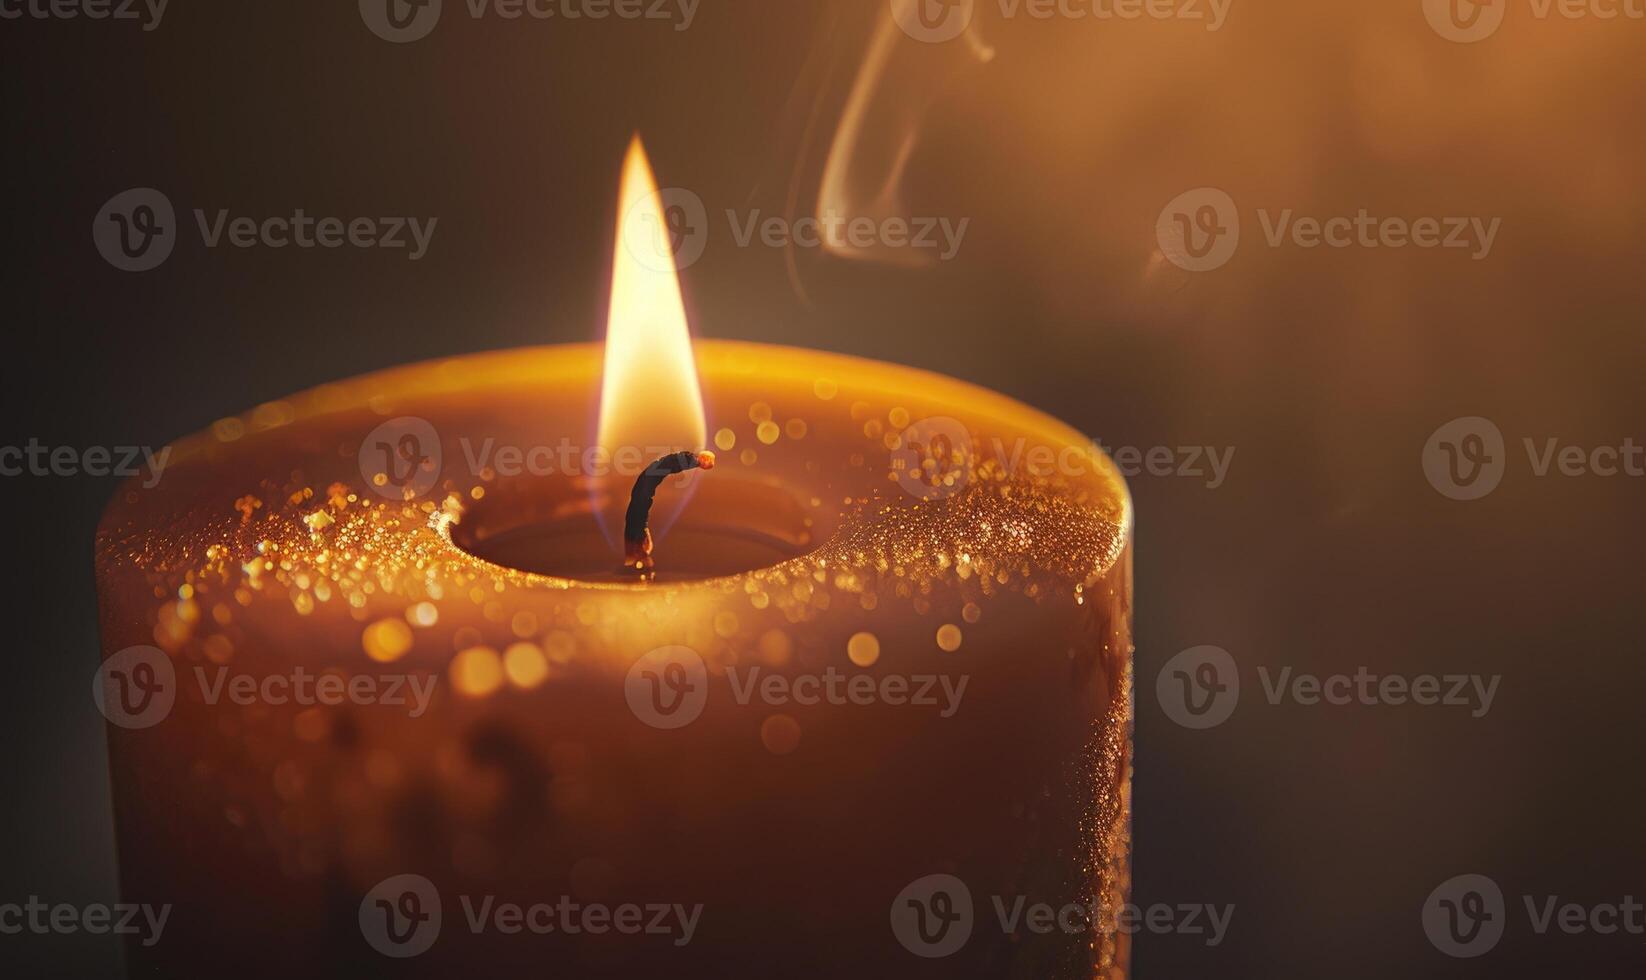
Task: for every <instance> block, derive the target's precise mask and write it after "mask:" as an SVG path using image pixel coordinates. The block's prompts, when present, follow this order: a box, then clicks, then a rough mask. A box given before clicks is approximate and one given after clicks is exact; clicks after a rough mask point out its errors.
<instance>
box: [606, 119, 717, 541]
mask: <svg viewBox="0 0 1646 980" xmlns="http://www.w3.org/2000/svg"><path fill="white" fill-rule="evenodd" d="M618 203H619V210H618V225H617V245H616V249H615V252H614V254H613V256H612V291H611V306H610V309H609V311H608V314H607V318H606V358H605V375H604V380H603V383H602V385H601V390H600V417H599V428H598V432H597V435H596V439H597V441H598V443H599V445H600V446H601V447H602V448H603V449H605V450H606V451H607V452H608V453H611V454H612V458H613V459H614V460H615V461H616V465H614V467H613V475H614V479H613V480H611V481H608V483H609V485H608V486H607V487H605V488H604V489H605V490H606V494H605V496H606V497H607V503H606V505H605V506H602V507H600V508H597V510H598V512H599V513H601V515H602V518H603V521H602V523H603V524H605V525H606V527H607V529H608V536H610V528H611V522H610V521H609V520H607V519H606V518H608V517H609V516H610V515H609V513H608V512H609V511H610V510H612V509H613V508H614V507H616V508H618V509H621V506H622V505H623V503H625V502H626V501H627V498H628V487H627V486H624V485H622V484H623V481H624V479H625V478H626V479H627V481H628V482H629V483H632V482H633V480H634V478H635V476H637V475H638V473H637V472H632V471H630V470H628V469H625V468H624V467H623V465H622V464H623V462H624V461H625V455H626V456H627V458H628V459H629V460H632V459H634V458H635V457H636V456H637V455H643V456H645V457H646V458H645V459H644V460H643V461H641V463H640V464H639V465H641V466H644V465H645V464H646V463H650V462H651V461H652V459H654V458H656V457H657V456H660V455H662V454H663V453H666V452H672V451H676V450H683V449H684V450H692V451H697V450H700V449H703V448H705V442H706V439H707V432H708V424H707V422H706V420H705V418H704V414H703V394H702V391H701V389H700V388H699V386H698V381H697V364H696V362H695V361H694V360H693V358H692V341H691V332H690V330H689V329H688V325H687V320H686V304H685V301H684V299H683V298H682V297H681V294H680V275H679V270H678V269H677V268H676V263H675V254H676V252H677V251H678V250H679V249H678V245H679V243H678V242H677V241H676V238H677V234H676V232H675V230H674V229H675V227H676V226H677V225H678V224H679V222H678V220H675V219H676V216H675V215H671V214H670V208H669V207H668V205H667V202H666V200H665V198H664V195H663V193H662V192H661V191H659V190H658V186H657V179H656V178H655V177H654V176H653V175H652V168H651V163H650V161H648V160H647V158H646V150H645V147H644V146H642V145H641V142H640V137H639V136H638V135H637V136H635V138H634V140H633V141H632V142H631V143H630V144H629V151H628V155H627V156H626V158H625V159H624V161H623V180H622V187H621V190H620V192H619V197H618ZM659 504H660V506H659V508H658V510H657V511H656V512H655V513H657V515H658V517H659V518H661V521H660V522H658V523H661V524H662V525H663V526H666V525H667V523H668V520H669V519H670V517H672V516H673V515H672V514H671V513H670V511H671V510H673V511H675V512H678V504H677V505H676V506H675V507H673V508H671V507H669V506H668V505H667V504H666V502H664V501H662V500H660V501H659Z"/></svg>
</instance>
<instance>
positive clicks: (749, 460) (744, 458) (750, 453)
mask: <svg viewBox="0 0 1646 980" xmlns="http://www.w3.org/2000/svg"><path fill="white" fill-rule="evenodd" d="M737 458H738V460H740V461H741V462H742V463H743V465H744V466H753V465H754V461H755V460H757V459H759V458H760V454H759V453H757V452H755V451H754V450H752V449H745V450H743V453H742V455H740V456H738V457H737Z"/></svg>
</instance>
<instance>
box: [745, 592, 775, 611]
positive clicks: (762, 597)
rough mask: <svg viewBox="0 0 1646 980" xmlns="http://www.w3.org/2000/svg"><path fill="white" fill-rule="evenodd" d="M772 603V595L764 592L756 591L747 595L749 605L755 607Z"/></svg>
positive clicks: (761, 607)
mask: <svg viewBox="0 0 1646 980" xmlns="http://www.w3.org/2000/svg"><path fill="white" fill-rule="evenodd" d="M771 604H772V597H771V596H769V595H767V594H766V593H764V592H756V593H754V594H753V595H751V596H749V605H751V606H753V607H755V608H756V609H764V608H766V607H767V606H769V605H771Z"/></svg>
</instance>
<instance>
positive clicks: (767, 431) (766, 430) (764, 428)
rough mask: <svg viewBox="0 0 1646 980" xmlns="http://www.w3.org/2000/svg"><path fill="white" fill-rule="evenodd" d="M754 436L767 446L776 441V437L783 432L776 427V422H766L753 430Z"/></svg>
mask: <svg viewBox="0 0 1646 980" xmlns="http://www.w3.org/2000/svg"><path fill="white" fill-rule="evenodd" d="M754 434H755V438H757V439H759V440H760V441H761V442H763V443H765V444H766V445H768V446H769V445H771V444H772V443H774V442H776V441H777V439H778V437H779V436H781V435H782V434H783V430H782V429H780V428H778V427H777V423H776V422H772V421H770V420H767V421H765V422H762V423H760V425H759V427H758V428H756V429H755V430H754Z"/></svg>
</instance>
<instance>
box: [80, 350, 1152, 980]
mask: <svg viewBox="0 0 1646 980" xmlns="http://www.w3.org/2000/svg"><path fill="white" fill-rule="evenodd" d="M698 362H699V371H700V373H701V377H702V380H703V388H704V396H705V399H706V400H707V403H708V409H709V419H710V429H711V431H712V432H717V433H718V435H717V445H716V446H714V447H709V448H717V449H718V450H719V452H720V458H721V464H720V465H719V466H718V467H717V468H716V470H715V471H714V472H713V473H710V474H696V475H694V477H693V478H694V479H695V480H697V481H698V482H697V484H696V494H697V496H696V498H695V499H694V500H693V501H692V504H691V506H690V507H688V508H687V509H686V511H685V514H686V516H685V517H684V518H682V521H681V524H680V525H679V526H678V528H676V531H677V533H676V534H672V535H671V534H662V535H660V536H659V542H658V561H659V565H660V566H663V567H665V568H666V567H667V565H668V563H669V561H670V548H671V542H687V541H699V542H703V541H709V542H712V540H713V537H714V535H713V533H712V531H713V528H710V530H709V531H705V530H704V527H705V526H706V525H705V522H709V523H710V524H713V525H714V526H716V527H721V528H729V529H732V530H733V531H735V530H737V529H738V528H740V527H741V528H742V529H743V530H746V531H750V532H757V533H759V534H761V535H763V536H764V537H763V539H762V540H763V543H762V544H761V545H759V546H756V547H754V548H753V550H752V551H747V552H746V553H744V552H739V554H743V555H744V560H745V561H747V560H750V559H749V558H748V555H754V556H757V557H758V556H759V555H761V554H762V552H761V548H775V549H776V554H775V557H774V563H771V564H766V565H764V567H760V568H757V569H751V570H749V571H742V572H738V573H735V574H725V575H714V576H711V577H706V578H701V579H697V580H690V581H669V580H663V579H660V580H659V581H656V582H652V583H647V584H637V583H621V582H599V583H591V582H580V581H577V580H571V579H566V578H557V577H553V576H546V575H539V574H530V573H527V572H522V571H518V570H513V569H510V568H506V567H502V566H499V565H496V564H492V563H490V562H488V561H485V560H482V559H480V558H477V557H474V556H473V555H472V554H470V553H469V552H470V550H472V551H476V552H480V553H485V548H484V547H483V546H482V545H483V544H484V539H486V538H487V537H488V536H490V535H493V534H494V533H501V532H499V531H498V530H497V529H498V528H499V527H503V526H505V525H507V524H509V523H510V521H511V520H512V519H513V518H514V516H515V515H518V514H526V513H531V514H538V515H560V516H562V517H564V516H565V515H572V516H571V517H570V518H567V519H568V520H571V521H573V522H575V521H576V520H578V519H579V518H578V517H577V515H578V514H581V513H586V512H587V511H589V510H599V509H601V508H602V507H605V506H607V505H608V504H609V503H610V501H609V499H602V494H604V495H606V496H607V497H609V496H610V495H611V494H612V493H613V492H615V491H616V489H617V488H620V487H621V486H622V484H623V479H624V476H625V474H618V475H615V476H614V475H611V474H610V473H608V472H607V470H609V469H611V468H613V466H602V465H600V460H599V459H598V458H591V457H590V456H589V454H587V453H582V452H580V450H581V449H582V442H581V439H580V438H579V437H581V436H583V435H584V434H586V433H588V432H590V431H592V428H593V426H592V415H593V413H592V398H593V392H594V391H595V389H596V388H597V385H598V370H599V367H598V365H599V352H598V349H596V348H591V347H578V348H563V349H548V350H534V351H522V352H511V353H505V354H492V355H480V356H476V357H472V358H465V359H462V360H460V361H454V362H445V363H440V364H431V365H421V366H416V367H413V368H407V369H401V370H398V371H393V372H385V373H384V374H381V375H373V376H370V377H367V378H361V379H356V380H354V381H350V382H345V383H342V384H339V385H334V386H329V387H327V388H323V389H318V390H316V391H314V392H309V393H305V394H303V395H299V396H294V397H293V398H292V399H290V400H287V401H285V402H280V403H275V404H273V405H266V406H262V407H260V408H259V409H257V410H256V411H254V412H252V413H250V414H249V415H248V416H247V417H245V418H243V419H233V420H224V421H223V422H220V423H219V424H218V425H216V426H214V427H213V430H212V431H210V432H207V433H203V434H202V435H200V436H198V437H194V438H192V439H189V440H185V441H184V442H182V443H180V444H179V445H178V447H177V449H176V452H175V454H174V457H175V458H174V461H173V464H172V466H171V467H170V468H169V469H168V471H167V473H166V474H165V476H164V478H163V479H162V480H161V481H160V483H159V484H158V485H157V486H156V487H154V488H152V489H143V488H141V487H137V486H131V487H128V488H127V489H126V490H124V491H123V492H122V494H121V496H120V497H119V498H118V499H117V500H116V502H115V503H114V504H113V505H112V506H111V507H110V510H109V513H108V514H107V516H106V518H105V521H104V525H103V528H102V531H101V533H100V536H99V554H98V572H99V588H100V590H101V599H102V618H103V624H102V625H103V631H104V645H105V657H106V658H107V659H106V662H105V666H104V671H103V673H102V675H101V676H100V683H101V685H102V690H103V691H104V694H105V696H106V698H107V699H108V700H109V702H110V703H111V704H114V705H115V707H113V708H111V709H110V710H111V712H112V714H111V717H113V718H116V720H117V722H119V723H117V724H115V725H111V728H110V731H111V757H112V761H113V779H114V790H115V802H116V818H117V827H118V831H119V838H120V854H121V878H122V883H123V888H124V891H125V898H126V900H128V901H137V902H143V901H149V902H155V903H157V904H158V903H167V902H169V903H171V904H173V905H174V907H175V910H174V912H173V915H172V920H171V923H170V925H169V926H168V929H167V933H166V935H165V937H164V939H163V941H162V942H161V943H158V944H155V945H154V946H152V947H140V946H134V947H133V948H132V949H131V951H130V955H131V957H132V959H133V961H134V963H135V964H137V965H139V966H141V967H143V968H150V967H152V968H154V969H157V970H160V971H162V972H163V973H166V974H170V975H177V976H193V975H203V974H204V973H205V972H208V971H211V970H219V971H221V970H225V969H233V970H235V971H236V972H238V973H241V974H243V975H254V976H260V975H274V974H276V973H280V972H285V971H288V970H303V971H308V972H311V973H315V974H317V975H334V974H335V975H363V974H366V973H369V972H370V971H373V970H376V969H381V968H383V964H384V963H385V962H386V961H385V957H391V958H395V959H398V960H399V962H398V963H397V964H395V966H394V969H395V971H396V972H403V973H405V974H406V975H415V976H424V975H426V976H449V975H451V974H452V973H453V972H455V971H458V970H467V971H471V972H472V971H475V970H478V971H479V972H480V973H481V974H482V975H501V971H503V970H509V971H516V970H528V969H531V970H539V971H541V970H544V969H563V970H565V971H567V972H570V973H575V974H576V975H582V976H631V975H641V974H646V975H655V974H656V973H658V972H663V971H666V972H667V973H668V974H670V975H675V976H699V975H701V976H711V975H713V976H725V975H739V974H740V973H742V972H753V971H756V970H761V971H780V972H782V973H784V974H785V975H789V976H819V977H823V976H829V977H836V976H840V975H845V974H849V973H852V972H856V973H862V974H864V975H900V976H925V975H931V976H938V975H942V976H957V975H959V976H1000V977H1015V976H1033V977H1037V978H1047V977H1065V976H1066V977H1085V976H1093V975H1105V976H1110V975H1120V974H1123V973H1124V971H1125V966H1126V959H1127V956H1126V943H1125V937H1124V936H1121V935H1118V934H1117V933H1116V931H1115V928H1114V922H1113V919H1112V916H1113V915H1114V913H1115V911H1116V909H1117V906H1118V904H1119V903H1120V902H1121V901H1122V900H1123V898H1124V895H1125V889H1126V878H1127V874H1128V869H1127V854H1128V836H1129V810H1128V805H1127V797H1128V792H1127V791H1128V785H1129V782H1128V781H1129V765H1130V726H1131V721H1130V689H1131V677H1130V655H1131V645H1130V616H1131V611H1130V601H1131V582H1130V573H1131V571H1130V532H1131V514H1130V504H1129V500H1128V499H1127V497H1126V494H1125V489H1124V486H1123V484H1122V483H1121V481H1120V479H1119V477H1118V475H1117V474H1116V472H1115V471H1114V469H1113V467H1112V465H1111V464H1110V463H1109V462H1108V461H1107V460H1106V459H1104V458H1103V457H1102V456H1101V455H1100V454H1099V453H1097V452H1096V451H1095V449H1093V448H1092V447H1091V446H1090V445H1089V444H1088V443H1086V442H1085V441H1083V440H1082V439H1081V438H1080V437H1079V436H1078V435H1077V434H1076V433H1074V432H1072V431H1070V430H1068V429H1066V428H1065V427H1063V426H1061V425H1060V424H1058V423H1056V422H1054V421H1052V420H1050V419H1047V418H1045V417H1044V416H1040V415H1038V414H1037V413H1034V412H1032V411H1030V410H1028V409H1025V408H1023V407H1022V406H1019V405H1017V404H1015V403H1012V402H1010V401H1008V400H1006V399H1004V398H1001V397H1000V396H998V395H993V394H990V393H988V392H984V391H981V390H980V389H976V388H972V387H970V386H967V385H963V384H960V383H958V382H954V381H950V380H947V379H942V378H938V377H935V376H932V375H927V374H924V373H921V372H917V371H911V370H907V369H902V368H894V367H889V366H886V365H877V364H872V363H869V362H863V361H857V360H854V359H850V358H843V357H836V356H830V355H821V354H815V353H809V352H798V351H790V350H784V349H779V348H766V347H757V346H752V345H740V344H719V343H708V344H703V345H701V347H700V350H699V352H698ZM424 426H426V428H424ZM722 429H724V430H726V431H725V432H719V430H722ZM407 433H414V438H413V440H412V442H410V443H408V442H406V441H405V440H404V437H405V436H406V435H407ZM563 440H569V442H570V446H569V447H568V446H567V445H566V442H565V441H563ZM606 448H608V449H610V448H613V447H606ZM637 448H638V449H639V450H640V451H641V452H640V455H643V454H644V451H645V450H646V449H649V448H651V447H637ZM670 448H696V447H670ZM568 449H569V450H570V452H569V453H568V451H567V450H568ZM517 450H518V451H517ZM543 450H547V451H543ZM379 452H381V453H382V462H381V463H377V462H374V458H375V454H378V453H379ZM934 457H939V458H937V459H936V465H935V466H934V465H932V463H931V461H932V460H933V459H934ZM534 460H535V462H534ZM645 461H646V460H642V461H641V465H643V463H644V462H645ZM620 462H621V461H619V464H620ZM923 463H924V464H925V465H924V469H922V465H923ZM613 465H614V466H615V468H616V469H619V470H621V469H622V466H621V465H618V464H613ZM566 470H571V471H572V472H566ZM379 471H381V472H379ZM390 471H393V472H390ZM945 475H947V477H948V479H947V480H945V479H944V477H945ZM680 492H682V491H681V489H680V488H675V487H669V486H666V487H665V488H664V489H663V491H661V493H660V499H661V498H662V497H663V496H665V495H668V494H670V493H680ZM694 519H695V520H696V524H695V525H693V523H692V522H693V521H694ZM465 536H467V537H465ZM677 547H678V548H679V549H684V548H685V545H684V544H680V545H678V546H677ZM698 547H701V548H703V549H709V548H712V547H713V545H712V544H702V545H699V546H698ZM466 549H467V550H466ZM676 554H677V559H678V561H679V562H680V563H682V564H690V562H689V561H688V556H687V555H686V554H682V553H681V552H680V551H678V550H677V552H676ZM785 554H787V555H789V556H790V557H784V556H785ZM698 557H701V556H698ZM777 559H781V560H777ZM612 562H613V564H614V565H615V564H616V562H617V555H616V554H615V553H614V554H613V558H612ZM145 646H146V647H151V648H153V649H152V650H150V651H147V652H145V651H141V650H138V651H137V652H131V651H133V649H134V648H138V647H145ZM156 656H159V657H163V658H164V661H165V662H164V663H163V664H160V665H158V666H159V667H160V670H159V675H158V676H161V677H162V679H170V680H171V682H172V683H171V696H170V697H169V698H168V697H165V696H162V697H161V698H160V702H164V704H163V707H164V711H159V710H158V709H157V708H156V707H155V703H150V704H149V705H146V706H143V705H141V704H140V702H141V698H140V697H134V695H133V691H134V690H136V688H135V687H134V684H135V683H136V681H137V680H144V679H151V678H152V677H154V676H156V675H155V674H153V673H139V672H137V671H135V669H134V668H133V667H132V665H133V664H136V663H138V662H146V661H144V658H149V659H152V658H154V657H156ZM323 677H325V678H331V680H328V681H322V680H321V679H320V678H323ZM305 684H307V685H308V687H307V688H305V687H304V685H305ZM122 685H123V686H122ZM151 686H152V685H151ZM138 693H139V694H140V693H141V692H138ZM122 695H124V696H126V697H127V700H126V701H124V702H120V701H119V700H118V698H119V697H120V696H122ZM140 707H141V708H142V710H141V711H140V710H137V709H139V708H140ZM127 709H131V710H129V711H128V710H127ZM122 712H125V714H122ZM144 712H146V714H145V713H144ZM123 725H130V726H131V727H123ZM1037 905H1048V906H1050V907H1052V908H1053V909H1055V910H1058V911H1059V912H1060V913H1063V912H1064V911H1065V910H1066V909H1068V908H1069V907H1078V909H1080V910H1081V911H1082V914H1081V915H1078V916H1077V915H1070V914H1060V915H1059V916H1058V919H1059V922H1060V925H1058V926H1055V927H1054V928H1052V929H1050V930H1046V931H1042V930H1039V929H1033V928H1029V927H1028V926H1027V924H1026V922H1025V921H1024V920H1022V919H1021V918H1018V919H1016V920H1012V919H1011V917H1010V915H1009V913H1010V912H1011V911H1012V909H1013V908H1014V907H1033V906H1037ZM1002 909H1004V910H1005V912H1006V913H1008V915H1007V916H1005V917H1004V918H1005V919H1006V921H1002V920H1003V916H1002V915H1001V914H1000V912H1001V910H1002ZM436 912H437V913H438V914H437V915H436V914H435V913H436ZM270 937H278V938H277V939H271V938H270Z"/></svg>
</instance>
